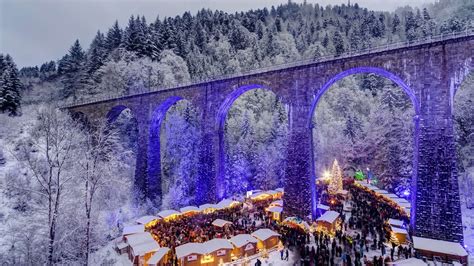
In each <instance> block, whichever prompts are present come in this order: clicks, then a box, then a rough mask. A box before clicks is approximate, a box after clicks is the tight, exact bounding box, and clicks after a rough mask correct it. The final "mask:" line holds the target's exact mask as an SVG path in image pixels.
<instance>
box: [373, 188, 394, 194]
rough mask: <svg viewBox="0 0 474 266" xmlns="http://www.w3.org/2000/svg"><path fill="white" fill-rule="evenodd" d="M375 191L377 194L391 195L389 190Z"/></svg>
mask: <svg viewBox="0 0 474 266" xmlns="http://www.w3.org/2000/svg"><path fill="white" fill-rule="evenodd" d="M373 191H374V192H375V193H379V194H390V193H389V192H388V191H387V190H383V189H378V188H377V189H373Z"/></svg>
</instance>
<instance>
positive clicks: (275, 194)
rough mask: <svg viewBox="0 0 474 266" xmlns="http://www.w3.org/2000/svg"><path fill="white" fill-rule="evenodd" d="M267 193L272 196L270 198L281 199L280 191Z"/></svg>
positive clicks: (268, 191)
mask: <svg viewBox="0 0 474 266" xmlns="http://www.w3.org/2000/svg"><path fill="white" fill-rule="evenodd" d="M265 193H266V194H268V195H270V196H271V197H272V198H274V199H278V198H280V197H279V195H280V193H279V192H278V191H276V190H267V191H265Z"/></svg>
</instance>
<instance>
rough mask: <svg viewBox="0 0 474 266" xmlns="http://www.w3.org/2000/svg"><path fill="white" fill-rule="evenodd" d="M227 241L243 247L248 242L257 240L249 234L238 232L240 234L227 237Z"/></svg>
mask: <svg viewBox="0 0 474 266" xmlns="http://www.w3.org/2000/svg"><path fill="white" fill-rule="evenodd" d="M229 241H230V242H231V243H232V244H233V245H234V246H236V247H238V248H240V247H243V246H245V245H247V244H248V243H257V242H258V240H257V239H256V238H255V237H253V236H251V235H249V234H240V235H236V236H233V237H232V238H230V239H229Z"/></svg>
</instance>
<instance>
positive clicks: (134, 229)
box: [122, 224, 145, 236]
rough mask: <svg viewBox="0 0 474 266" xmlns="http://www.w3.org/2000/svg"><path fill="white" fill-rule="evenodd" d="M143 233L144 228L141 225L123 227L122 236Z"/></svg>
mask: <svg viewBox="0 0 474 266" xmlns="http://www.w3.org/2000/svg"><path fill="white" fill-rule="evenodd" d="M143 232H145V226H144V225H143V224H137V225H130V226H125V227H124V228H123V233H122V235H124V236H125V235H130V234H138V233H143Z"/></svg>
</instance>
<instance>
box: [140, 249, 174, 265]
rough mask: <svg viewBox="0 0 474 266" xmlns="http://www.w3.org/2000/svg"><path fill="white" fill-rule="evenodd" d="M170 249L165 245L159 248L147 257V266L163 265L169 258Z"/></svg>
mask: <svg viewBox="0 0 474 266" xmlns="http://www.w3.org/2000/svg"><path fill="white" fill-rule="evenodd" d="M170 251H171V249H169V248H167V247H162V248H159V249H158V251H156V252H155V254H153V256H151V258H150V259H148V261H147V263H146V265H147V266H165V265H167V264H168V261H169V259H170Z"/></svg>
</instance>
